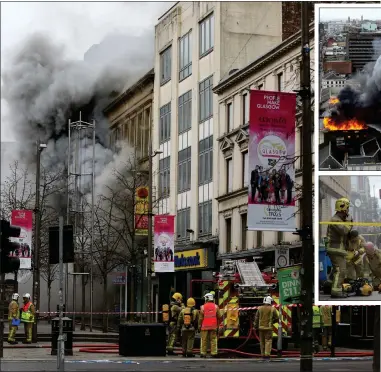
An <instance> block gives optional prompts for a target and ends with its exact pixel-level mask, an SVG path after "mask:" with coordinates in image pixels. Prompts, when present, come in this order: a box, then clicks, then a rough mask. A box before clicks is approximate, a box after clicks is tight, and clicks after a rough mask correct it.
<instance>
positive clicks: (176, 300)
mask: <svg viewBox="0 0 381 372" xmlns="http://www.w3.org/2000/svg"><path fill="white" fill-rule="evenodd" d="M182 301H183V295H182V294H181V293H178V292H176V293H174V294H173V296H172V301H171V304H170V306H171V309H170V319H169V332H168V344H167V354H168V355H174V354H175V353H174V352H173V348H174V346H175V343H176V340H177V338H178V335H179V329H178V328H177V322H178V320H179V315H180V312H181V310H182V309H183V307H184V305H183V304H182Z"/></svg>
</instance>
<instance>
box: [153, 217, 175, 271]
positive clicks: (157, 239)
mask: <svg viewBox="0 0 381 372" xmlns="http://www.w3.org/2000/svg"><path fill="white" fill-rule="evenodd" d="M154 244H155V250H154V264H155V272H156V273H173V272H174V271H175V254H174V253H175V252H174V251H175V216H170V215H159V216H155V220H154Z"/></svg>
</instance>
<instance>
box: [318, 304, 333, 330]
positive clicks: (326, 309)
mask: <svg viewBox="0 0 381 372" xmlns="http://www.w3.org/2000/svg"><path fill="white" fill-rule="evenodd" d="M320 315H321V321H322V323H323V327H332V306H331V305H322V306H320Z"/></svg>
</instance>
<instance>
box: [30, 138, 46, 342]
mask: <svg viewBox="0 0 381 372" xmlns="http://www.w3.org/2000/svg"><path fill="white" fill-rule="evenodd" d="M46 147H47V146H46V144H44V143H40V140H38V141H37V143H36V200H35V206H34V250H33V264H34V266H33V288H32V298H33V302H34V307H35V311H36V312H39V311H40V218H41V216H40V178H41V152H42V150H43V149H45V148H46ZM37 322H38V318H36V322H35V323H34V324H33V342H37Z"/></svg>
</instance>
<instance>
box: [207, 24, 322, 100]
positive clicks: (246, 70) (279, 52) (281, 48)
mask: <svg viewBox="0 0 381 372" xmlns="http://www.w3.org/2000/svg"><path fill="white" fill-rule="evenodd" d="M314 33H315V28H314V22H312V23H311V24H310V30H309V36H310V38H313V37H314ZM300 43H301V31H299V32H297V33H296V34H294V35H292V36H290V37H289V38H288V39H286V40H285V41H283V42H282V43H281V44H279V45H277V46H276V47H275V48H273V49H271V50H270V51H269V52H267V53H266V54H265V55H263V56H262V57H259V58H258V59H256V60H255V61H254V62H252V63H250V64H249V65H247V66H246V67H243V68H241V69H240V70H238V71H237V72H235V73H234V74H232V75H230V76H229V77H227V78H226V79H225V80H222V81H221V82H220V83H219V84H217V86H215V87H214V89H213V92H214V93H216V94H220V93H223V92H224V91H225V90H226V89H228V88H229V87H231V86H232V85H234V84H238V83H239V82H241V81H243V80H244V79H245V78H246V77H247V76H248V75H252V74H253V73H254V72H255V71H258V70H260V69H262V68H263V67H265V66H267V65H268V64H269V63H271V62H272V61H273V60H274V59H279V58H280V57H282V56H284V55H285V54H286V53H287V52H289V51H290V49H293V48H295V47H296V46H297V45H300Z"/></svg>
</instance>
